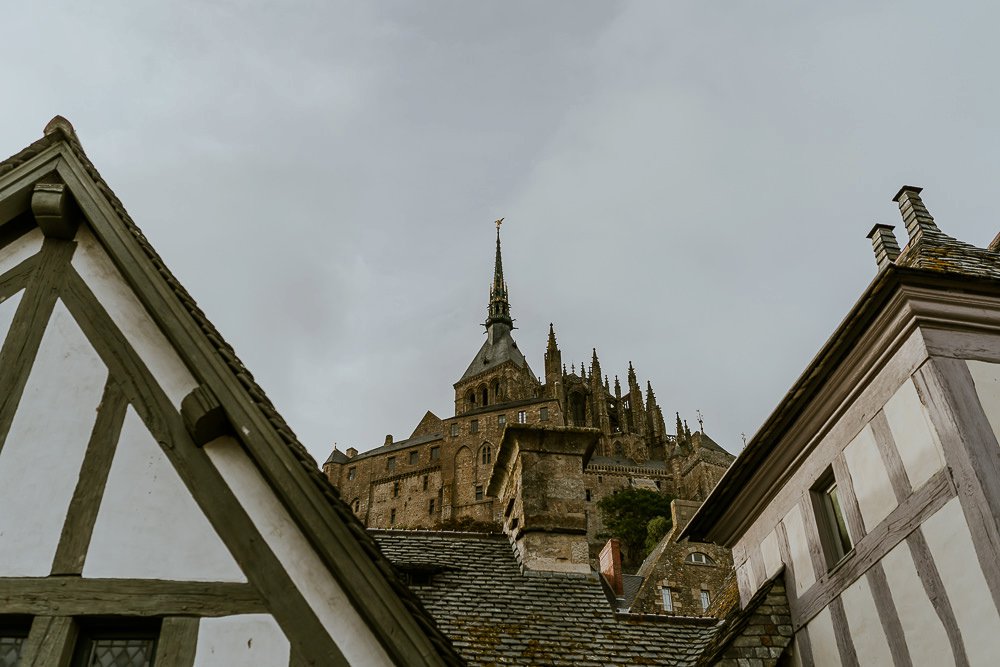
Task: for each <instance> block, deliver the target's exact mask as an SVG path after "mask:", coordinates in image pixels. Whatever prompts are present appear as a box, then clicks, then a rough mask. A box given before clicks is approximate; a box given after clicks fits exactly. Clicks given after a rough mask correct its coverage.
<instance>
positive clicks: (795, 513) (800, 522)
mask: <svg viewBox="0 0 1000 667" xmlns="http://www.w3.org/2000/svg"><path fill="white" fill-rule="evenodd" d="M781 522H782V523H783V524H784V526H785V534H786V535H787V536H788V553H789V555H790V556H791V558H792V569H793V570H794V571H795V581H794V582H793V583H794V584H795V594H796V595H802V594H803V593H804V592H805V591H807V590H808V589H809V587H810V586H812V585H813V584H814V583H816V573H815V572H814V570H813V564H812V558H811V557H810V555H809V541H808V539H807V538H806V526H805V522H804V518H803V516H802V507H801V505H796V506H795V507H793V508H792V509H791V511H790V512H789V513H788V514H786V515H785V518H784V519H782V520H781Z"/></svg>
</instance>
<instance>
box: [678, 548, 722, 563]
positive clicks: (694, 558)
mask: <svg viewBox="0 0 1000 667" xmlns="http://www.w3.org/2000/svg"><path fill="white" fill-rule="evenodd" d="M684 562H685V563H694V564H696V565H715V561H714V560H712V559H711V558H709V557H708V554H703V553H701V552H700V551H695V552H694V553H690V554H688V555H687V558H685V559H684Z"/></svg>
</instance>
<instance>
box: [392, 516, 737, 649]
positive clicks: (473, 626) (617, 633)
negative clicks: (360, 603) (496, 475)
mask: <svg viewBox="0 0 1000 667" xmlns="http://www.w3.org/2000/svg"><path fill="white" fill-rule="evenodd" d="M372 534H373V535H374V537H375V539H376V540H377V541H378V543H379V544H380V546H381V547H382V551H383V552H384V553H385V554H386V555H387V556H388V557H389V559H390V560H391V561H392V562H393V563H394V564H395V565H396V566H397V567H399V568H401V569H403V570H406V569H408V567H409V568H413V569H420V570H424V571H426V569H427V568H428V566H437V567H438V568H440V570H439V571H438V573H437V574H436V575H435V576H434V578H433V580H432V582H431V583H430V584H429V585H414V586H413V590H414V592H415V593H416V594H417V595H418V596H419V597H420V599H421V600H422V601H423V603H424V606H425V608H426V609H427V610H428V611H429V612H430V613H431V615H432V616H433V617H434V619H435V621H436V622H437V624H438V627H440V628H441V630H443V631H444V633H445V634H446V635H447V636H448V637H449V638H450V639H451V640H452V643H453V645H454V646H455V647H456V648H457V649H458V651H459V653H461V654H462V656H463V657H464V658H465V659H466V660H468V662H469V664H470V665H495V664H510V665H539V666H543V665H595V666H596V665H602V666H603V665H610V664H629V665H693V664H695V662H696V661H697V660H698V658H699V656H700V655H701V654H702V652H703V651H704V649H705V647H706V646H707V645H708V644H709V643H710V641H711V640H712V638H713V637H714V636H715V634H716V633H717V631H718V629H717V624H718V621H716V620H715V619H678V618H670V617H656V618H650V617H645V616H638V615H629V614H616V613H615V612H614V610H613V609H612V608H611V605H610V604H609V601H608V598H607V596H606V594H605V591H604V588H603V587H602V585H601V583H600V581H599V579H598V578H597V577H596V576H594V577H584V576H567V575H545V574H537V573H532V574H524V573H522V572H521V569H520V566H519V564H518V562H517V560H516V558H515V556H514V554H513V552H512V550H511V547H510V544H509V543H508V541H507V538H506V537H505V536H503V535H485V534H480V533H442V532H423V531H372Z"/></svg>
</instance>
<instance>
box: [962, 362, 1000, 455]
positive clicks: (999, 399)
mask: <svg viewBox="0 0 1000 667" xmlns="http://www.w3.org/2000/svg"><path fill="white" fill-rule="evenodd" d="M966 363H967V364H968V366H969V372H970V373H971V374H972V381H973V383H974V384H975V385H976V394H977V395H978V396H979V402H980V403H981V404H982V406H983V411H984V412H985V413H986V418H987V419H988V420H989V422H990V426H992V427H993V434H994V435H995V436H997V440H1000V364H991V363H989V362H986V361H967V362H966Z"/></svg>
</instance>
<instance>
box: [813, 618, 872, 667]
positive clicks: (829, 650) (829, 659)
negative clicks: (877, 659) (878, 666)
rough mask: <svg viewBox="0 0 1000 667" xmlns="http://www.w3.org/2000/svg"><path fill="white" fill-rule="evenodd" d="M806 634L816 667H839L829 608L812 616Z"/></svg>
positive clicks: (838, 653)
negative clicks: (807, 634)
mask: <svg viewBox="0 0 1000 667" xmlns="http://www.w3.org/2000/svg"><path fill="white" fill-rule="evenodd" d="M806 632H808V633H809V645H810V646H811V648H812V655H813V663H814V664H815V665H816V667H840V664H841V663H840V651H839V649H838V648H837V637H836V635H835V634H834V632H833V618H832V617H831V616H830V609H829V608H825V609H823V611H821V612H819V613H818V614H816V615H815V616H813V619H812V620H811V621H809V623H808V624H807V625H806ZM890 664H891V663H890Z"/></svg>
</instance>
